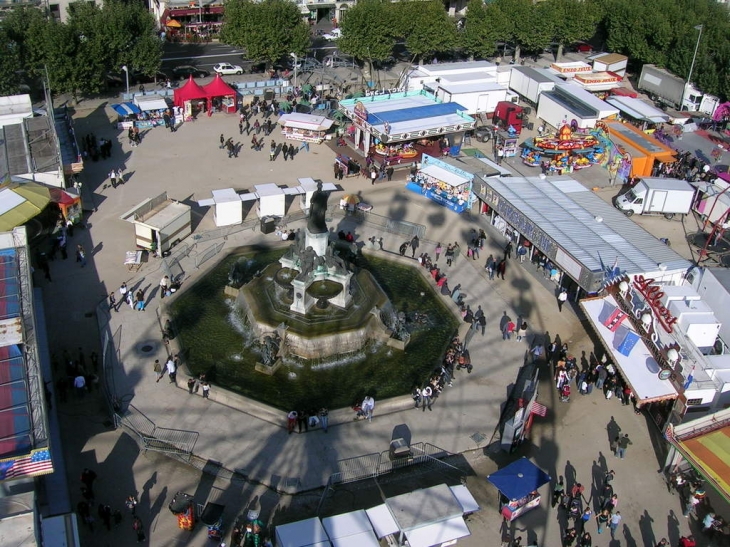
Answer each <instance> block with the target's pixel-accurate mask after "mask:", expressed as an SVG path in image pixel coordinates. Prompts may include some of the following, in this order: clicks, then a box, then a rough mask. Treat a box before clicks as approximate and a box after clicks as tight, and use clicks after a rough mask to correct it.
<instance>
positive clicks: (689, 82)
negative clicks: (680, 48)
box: [679, 25, 704, 110]
mask: <svg viewBox="0 0 730 547" xmlns="http://www.w3.org/2000/svg"><path fill="white" fill-rule="evenodd" d="M703 28H704V25H697V26H696V27H695V30H699V31H700V32H699V34H698V35H697V43H696V44H695V52H694V55H692V64H691V65H689V74H688V75H687V83H686V84H685V86H684V90H683V91H682V104H681V105H679V109H680V110H684V95H685V93H687V87H688V86H690V85H692V72H693V71H694V69H695V60H696V59H697V50H698V49H699V48H700V39H701V38H702V29H703ZM688 110H689V109H688Z"/></svg>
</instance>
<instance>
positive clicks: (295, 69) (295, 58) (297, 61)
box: [289, 53, 299, 89]
mask: <svg viewBox="0 0 730 547" xmlns="http://www.w3.org/2000/svg"><path fill="white" fill-rule="evenodd" d="M289 55H290V56H291V58H292V59H294V89H296V88H297V65H299V57H297V54H296V53H290V54H289Z"/></svg>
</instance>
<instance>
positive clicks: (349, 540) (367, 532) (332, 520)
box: [322, 509, 380, 547]
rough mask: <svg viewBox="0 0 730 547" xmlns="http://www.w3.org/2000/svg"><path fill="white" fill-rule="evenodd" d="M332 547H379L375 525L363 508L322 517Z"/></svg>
mask: <svg viewBox="0 0 730 547" xmlns="http://www.w3.org/2000/svg"><path fill="white" fill-rule="evenodd" d="M322 526H324V529H325V531H326V532H327V535H328V536H329V538H330V540H331V541H332V547H351V546H353V545H357V547H379V545H380V544H379V543H378V540H377V538H376V537H375V532H374V531H373V525H372V524H370V520H369V519H368V516H367V514H366V513H365V511H364V510H363V509H360V510H358V511H352V512H350V513H343V514H341V515H335V516H333V517H327V518H323V519H322Z"/></svg>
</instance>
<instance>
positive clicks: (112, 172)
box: [109, 169, 117, 188]
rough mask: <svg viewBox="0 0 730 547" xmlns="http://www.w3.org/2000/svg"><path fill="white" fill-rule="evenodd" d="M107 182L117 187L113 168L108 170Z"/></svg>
mask: <svg viewBox="0 0 730 547" xmlns="http://www.w3.org/2000/svg"><path fill="white" fill-rule="evenodd" d="M109 182H110V183H111V185H112V188H116V187H117V172H116V171H115V170H114V169H112V170H111V171H109Z"/></svg>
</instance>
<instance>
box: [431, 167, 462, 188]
mask: <svg viewBox="0 0 730 547" xmlns="http://www.w3.org/2000/svg"><path fill="white" fill-rule="evenodd" d="M421 173H423V174H424V175H428V176H431V177H433V178H435V179H437V180H440V181H441V182H445V183H446V184H448V185H449V186H461V185H462V184H466V183H468V182H469V179H467V178H465V177H462V176H461V175H457V174H456V173H452V172H451V171H449V170H447V169H444V168H443V167H440V166H438V165H429V166H427V167H424V168H423V169H421Z"/></svg>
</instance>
